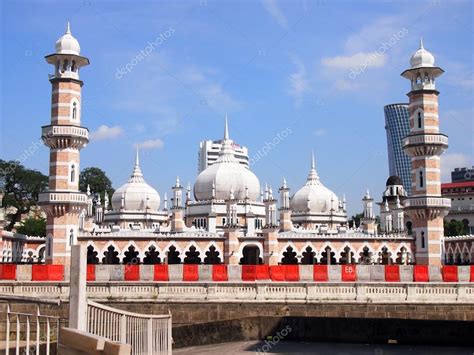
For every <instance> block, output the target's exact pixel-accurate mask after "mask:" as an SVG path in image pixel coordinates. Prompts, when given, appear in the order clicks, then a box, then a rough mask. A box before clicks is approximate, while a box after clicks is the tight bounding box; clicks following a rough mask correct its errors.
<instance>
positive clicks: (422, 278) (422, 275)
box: [413, 265, 430, 282]
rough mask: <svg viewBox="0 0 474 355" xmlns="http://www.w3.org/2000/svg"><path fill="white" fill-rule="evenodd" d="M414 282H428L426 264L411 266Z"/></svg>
mask: <svg viewBox="0 0 474 355" xmlns="http://www.w3.org/2000/svg"><path fill="white" fill-rule="evenodd" d="M413 274H414V277H415V282H428V281H429V280H430V276H429V272H428V265H415V266H414V267H413Z"/></svg>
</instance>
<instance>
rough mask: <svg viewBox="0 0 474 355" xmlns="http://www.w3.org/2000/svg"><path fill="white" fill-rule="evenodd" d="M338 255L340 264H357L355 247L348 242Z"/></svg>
mask: <svg viewBox="0 0 474 355" xmlns="http://www.w3.org/2000/svg"><path fill="white" fill-rule="evenodd" d="M338 257H339V264H344V265H345V264H355V263H356V262H357V259H356V252H355V249H354V248H353V247H352V245H351V244H349V243H348V242H345V243H344V245H343V246H342V248H341V252H340V253H339V254H338Z"/></svg>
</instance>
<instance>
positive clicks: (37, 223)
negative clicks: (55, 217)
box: [16, 217, 46, 237]
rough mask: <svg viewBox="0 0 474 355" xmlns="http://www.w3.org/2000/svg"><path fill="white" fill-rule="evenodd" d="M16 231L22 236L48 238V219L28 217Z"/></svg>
mask: <svg viewBox="0 0 474 355" xmlns="http://www.w3.org/2000/svg"><path fill="white" fill-rule="evenodd" d="M16 231H17V233H21V234H26V235H31V236H36V237H46V218H41V217H39V218H35V217H28V218H27V219H25V220H23V221H22V222H21V225H20V226H19V227H18V228H17V229H16Z"/></svg>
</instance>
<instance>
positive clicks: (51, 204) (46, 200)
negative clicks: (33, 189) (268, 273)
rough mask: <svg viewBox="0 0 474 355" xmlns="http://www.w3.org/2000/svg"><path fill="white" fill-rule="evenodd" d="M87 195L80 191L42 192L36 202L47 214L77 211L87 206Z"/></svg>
mask: <svg viewBox="0 0 474 355" xmlns="http://www.w3.org/2000/svg"><path fill="white" fill-rule="evenodd" d="M87 202H88V196H87V195H86V194H84V193H82V192H43V193H40V194H39V197H38V203H39V205H40V206H41V207H42V209H43V210H44V211H45V212H46V213H47V214H48V215H55V216H57V215H63V214H65V213H71V212H72V213H79V212H81V211H82V210H83V209H84V208H87Z"/></svg>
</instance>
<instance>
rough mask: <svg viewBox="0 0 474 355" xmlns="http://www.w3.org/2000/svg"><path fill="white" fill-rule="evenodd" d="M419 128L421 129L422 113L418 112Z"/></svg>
mask: <svg viewBox="0 0 474 355" xmlns="http://www.w3.org/2000/svg"><path fill="white" fill-rule="evenodd" d="M418 128H421V112H418Z"/></svg>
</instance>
